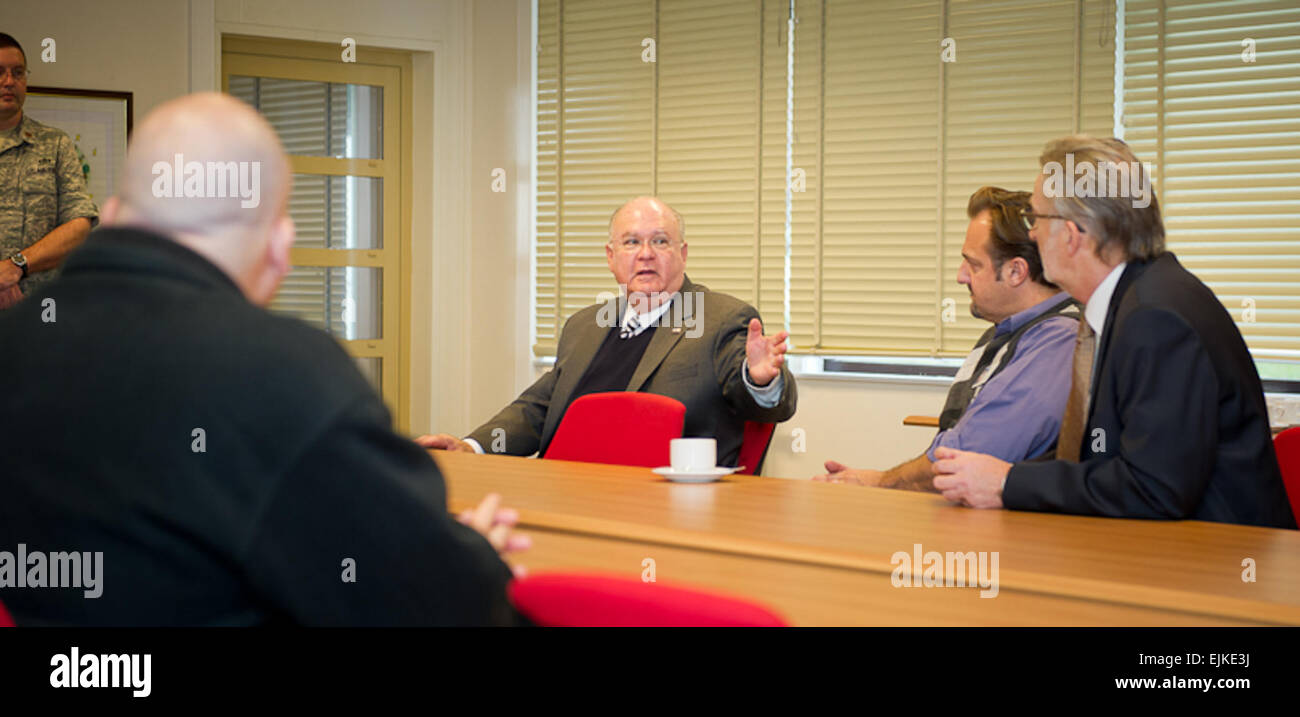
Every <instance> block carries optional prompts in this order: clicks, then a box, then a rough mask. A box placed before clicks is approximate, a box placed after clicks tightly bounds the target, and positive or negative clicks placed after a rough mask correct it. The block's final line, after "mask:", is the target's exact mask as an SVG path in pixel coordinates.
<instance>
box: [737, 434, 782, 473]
mask: <svg viewBox="0 0 1300 717" xmlns="http://www.w3.org/2000/svg"><path fill="white" fill-rule="evenodd" d="M775 432H776V424H775V423H758V422H756V421H745V437H744V438H743V439H741V443H740V457H738V458H737V459H736V465H738V466H744V467H745V470H743V471H737V472H738V473H740V474H741V475H747V476H756V475H758V473H759V471H761V470H763V460H764V459H766V458H767V449H768V446H771V445H772V434H773V433H775Z"/></svg>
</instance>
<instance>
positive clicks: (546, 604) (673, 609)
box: [509, 573, 788, 627]
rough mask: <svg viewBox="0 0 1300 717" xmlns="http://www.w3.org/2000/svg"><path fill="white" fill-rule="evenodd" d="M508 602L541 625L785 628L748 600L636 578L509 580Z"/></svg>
mask: <svg viewBox="0 0 1300 717" xmlns="http://www.w3.org/2000/svg"><path fill="white" fill-rule="evenodd" d="M509 594H510V601H511V602H513V603H514V605H515V607H516V608H517V609H518V610H519V612H521V613H523V614H524V615H525V616H527V617H528V619H529V620H532V621H533V622H534V623H536V624H538V625H542V626H544V627H787V626H788V623H786V621H785V620H784V619H782V618H781V616H780V615H777V614H776V613H774V612H772V611H771V610H769V609H767V608H765V607H763V606H761V605H759V604H757V603H753V602H750V601H748V600H743V599H740V598H734V597H725V596H723V595H718V594H715V593H706V592H701V591H699V590H692V589H689V588H684V587H674V586H671V585H665V584H663V583H647V582H642V581H641V580H640V579H637V578H625V577H610V576H605V575H590V574H564V573H551V574H540V575H530V576H528V577H525V578H520V579H517V580H512V581H511V582H510V587H509Z"/></svg>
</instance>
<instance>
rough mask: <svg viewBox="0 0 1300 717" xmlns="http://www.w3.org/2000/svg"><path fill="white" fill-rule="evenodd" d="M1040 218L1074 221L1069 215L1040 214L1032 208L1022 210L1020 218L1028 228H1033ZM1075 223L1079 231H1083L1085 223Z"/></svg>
mask: <svg viewBox="0 0 1300 717" xmlns="http://www.w3.org/2000/svg"><path fill="white" fill-rule="evenodd" d="M1039 219H1064V220H1065V221H1067V222H1073V221H1074V220H1073V219H1071V218H1069V217H1065V216H1061V215H1060V214H1039V213H1038V212H1035V211H1034V210H1032V209H1021V210H1020V220H1021V221H1023V222H1024V223H1025V228H1026V229H1033V228H1034V225H1035V224H1037V223H1038V220H1039ZM1075 224H1076V225H1078V227H1079V232H1080V233H1082V232H1083V225H1082V224H1079V223H1078V222H1075Z"/></svg>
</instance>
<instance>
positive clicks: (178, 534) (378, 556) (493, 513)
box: [0, 94, 527, 625]
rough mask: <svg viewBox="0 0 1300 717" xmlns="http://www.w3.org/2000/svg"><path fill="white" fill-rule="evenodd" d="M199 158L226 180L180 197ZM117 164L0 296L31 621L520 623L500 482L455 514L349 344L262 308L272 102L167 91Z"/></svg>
mask: <svg viewBox="0 0 1300 717" xmlns="http://www.w3.org/2000/svg"><path fill="white" fill-rule="evenodd" d="M193 162H198V163H199V165H191V164H190V163H193ZM200 166H201V167H202V168H203V170H204V177H203V179H202V183H203V184H204V187H203V189H202V191H201V192H197V193H202V194H206V195H211V196H199V197H196V196H188V197H187V196H185V195H186V194H191V195H192V194H195V193H196V192H195V191H190V192H186V191H183V189H184V187H185V186H186V185H185V184H184V182H185V180H186V179H187V178H188V179H189V180H190V182H191V184H189V185H188V186H189V187H190V188H191V190H193V188H194V187H195V186H196V184H195V183H197V182H199V181H200V180H198V179H197V178H196V177H197V175H196V174H194V173H193V172H192V171H191V169H192V168H193V169H197V168H198V167H200ZM178 168H179V169H180V172H179V175H180V176H178V172H177V169H178ZM214 179H221V180H222V181H223V182H224V186H223V187H222V189H221V190H220V191H219V190H218V189H217V187H216V186H214V184H213V180H214ZM122 187H123V190H122V194H121V195H120V197H118V198H115V199H113V200H110V202H109V203H108V204H107V205H106V206H105V207H104V212H103V221H104V224H105V226H106V227H108V228H105V229H101V230H99V231H96V232H95V233H94V234H92V235H91V237H90V239H88V240H87V242H86V243H85V244H84V245H83V246H82V248H81V249H79V250H78V251H76V252H75V253H74V254H72V255H71V256H70V257H69V259H68V261H67V264H66V267H65V269H64V271H63V274H62V276H61V277H59V278H58V279H57V280H55V281H53V282H51V283H49V284H48V285H46V286H44V287H42V288H41V289H40V290H39V291H37V292H36V293H35V294H33V295H32V296H31V297H29V300H27V301H24V302H22V303H20V304H19V305H18V306H17V307H15V308H14V309H12V310H10V311H7V312H4V313H3V314H0V346H23V347H25V348H24V350H23V351H0V372H2V374H0V375H4V376H7V377H10V378H11V379H12V380H11V381H10V386H9V389H8V390H7V391H6V394H7V398H6V410H5V411H3V412H0V434H3V435H5V436H6V437H8V438H9V439H10V440H9V441H7V443H6V448H5V458H4V467H3V469H0V601H3V602H4V604H5V605H7V606H8V608H9V610H10V612H11V613H12V614H13V616H14V618H15V620H16V621H17V622H18V624H20V625H23V624H31V625H66V624H72V625H257V624H267V623H290V624H310V625H485V624H487V625H500V624H512V623H514V622H516V621H517V619H518V618H517V615H516V613H515V612H514V610H513V609H512V608H511V607H510V605H509V603H508V602H507V600H506V593H505V586H506V583H507V581H508V580H509V579H510V577H511V571H510V569H509V568H508V567H507V565H506V564H505V563H504V562H503V561H502V560H501V557H500V555H499V553H500V552H506V551H507V550H511V549H520V548H523V547H526V542H527V541H526V539H524V538H522V537H521V536H513V537H512V536H511V535H510V526H511V524H512V522H513V520H514V516H513V514H512V512H511V511H500V510H498V508H497V499H496V497H495V496H489V498H488V499H487V500H485V501H484V503H483V505H480V506H479V509H478V510H477V511H474V512H473V513H471V514H469V515H466V516H464V517H463V520H464V521H465V522H467V523H469V525H463V524H461V523H460V522H457V521H456V520H453V519H451V518H450V517H449V516H448V514H447V511H446V491H445V488H444V485H443V481H442V478H441V476H440V475H439V472H438V469H437V467H436V465H435V464H434V462H433V461H432V459H430V457H429V455H428V454H427V453H426V452H425V451H423V450H421V449H420V448H419V447H417V446H416V445H415V444H413V443H412V442H411V441H409V440H407V439H405V438H403V437H402V436H399V435H397V434H395V433H394V432H393V431H392V430H391V428H390V421H389V415H388V412H387V410H386V409H385V408H384V404H383V402H382V401H381V400H380V398H379V397H378V396H377V395H376V394H375V393H374V391H373V390H372V389H371V388H370V386H369V385H368V384H367V383H366V381H365V379H364V378H363V377H362V376H361V374H360V373H359V372H358V371H357V369H356V367H355V364H354V363H353V361H352V359H351V358H350V357H349V356H348V355H347V354H346V353H345V352H344V351H343V350H342V349H341V348H340V347H339V345H338V344H337V343H336V342H335V341H334V340H333V339H331V338H330V337H329V336H328V335H326V334H325V333H323V332H320V331H318V330H316V329H314V328H311V327H309V326H307V325H306V324H303V323H301V322H299V321H296V320H293V319H289V318H282V317H278V316H273V315H272V314H270V313H268V312H267V311H266V310H265V309H264V308H263V307H264V306H265V305H266V304H267V303H268V302H269V301H270V300H271V297H272V296H273V295H274V293H275V291H276V288H277V287H278V286H279V284H280V280H281V279H282V278H283V277H284V275H285V274H286V273H287V272H288V270H289V266H290V264H289V248H290V246H291V245H292V244H293V239H294V230H293V223H292V221H291V220H290V219H289V217H288V216H287V213H286V211H287V209H286V208H287V201H288V196H289V165H288V158H287V157H286V156H285V153H284V150H283V149H282V148H281V146H280V143H279V141H278V139H277V138H276V136H275V133H274V131H273V130H272V129H271V127H270V125H268V124H267V123H266V122H265V120H263V119H262V118H261V116H260V115H258V114H257V113H256V112H255V111H254V110H253V109H252V108H250V107H248V106H247V105H244V104H242V103H240V102H238V101H237V100H234V99H232V98H230V97H228V96H225V95H218V94H204V95H192V96H188V97H183V98H180V99H177V100H174V101H172V102H169V103H167V104H165V105H163V106H161V107H159V108H158V109H157V110H155V111H154V112H153V113H152V114H150V115H149V117H147V118H146V119H145V120H144V122H143V123H141V124H140V126H139V127H137V128H136V130H135V134H134V138H133V143H132V145H131V147H130V149H129V151H128V153H127V160H126V169H125V172H124V176H123V181H122ZM45 376H49V377H54V378H48V379H43V378H38V377H45ZM6 556H8V560H6ZM74 559H75V560H74ZM6 563H7V565H6ZM18 563H21V564H18ZM6 567H8V568H9V570H6V569H5V568H6ZM18 571H21V574H22V576H23V577H22V578H17V577H16V576H17V575H18V574H19V572H18Z"/></svg>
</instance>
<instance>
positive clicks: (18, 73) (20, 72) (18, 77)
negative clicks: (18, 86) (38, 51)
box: [0, 67, 27, 82]
mask: <svg viewBox="0 0 1300 717" xmlns="http://www.w3.org/2000/svg"><path fill="white" fill-rule="evenodd" d="M6 75H7V76H9V77H12V78H14V81H15V82H22V81H23V80H25V79H27V68H26V67H15V68H14V69H12V70H10V69H8V68H4V67H0V80H3V79H4V78H5V76H6Z"/></svg>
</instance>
